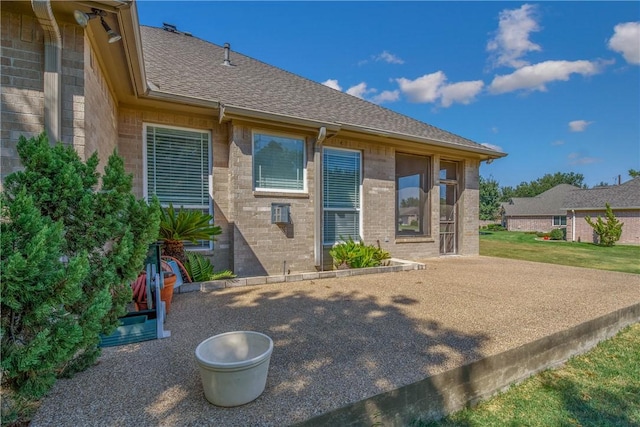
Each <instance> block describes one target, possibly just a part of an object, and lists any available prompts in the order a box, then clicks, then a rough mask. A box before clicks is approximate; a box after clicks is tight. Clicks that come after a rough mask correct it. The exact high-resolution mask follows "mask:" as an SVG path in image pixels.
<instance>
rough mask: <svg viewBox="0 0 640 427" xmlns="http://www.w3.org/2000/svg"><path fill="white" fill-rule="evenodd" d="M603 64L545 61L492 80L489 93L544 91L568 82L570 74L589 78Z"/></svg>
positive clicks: (598, 70)
mask: <svg viewBox="0 0 640 427" xmlns="http://www.w3.org/2000/svg"><path fill="white" fill-rule="evenodd" d="M602 64H603V63H598V62H593V61H585V60H581V61H545V62H540V63H539V64H535V65H528V66H526V67H523V68H520V69H519V70H516V71H514V72H513V73H511V74H507V75H504V76H496V77H494V78H493V81H492V82H491V85H490V86H489V91H490V92H491V93H494V94H498V93H506V92H513V91H516V90H519V89H528V90H531V91H534V90H539V91H542V92H544V91H546V90H547V88H546V86H545V85H546V84H547V83H550V82H553V81H557V80H563V81H566V80H569V76H570V75H571V74H582V75H583V76H590V75H593V74H597V73H599V72H600V71H601V68H602Z"/></svg>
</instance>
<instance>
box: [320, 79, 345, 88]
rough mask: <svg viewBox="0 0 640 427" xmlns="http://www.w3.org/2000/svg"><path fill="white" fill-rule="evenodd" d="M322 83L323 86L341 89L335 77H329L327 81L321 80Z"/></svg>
mask: <svg viewBox="0 0 640 427" xmlns="http://www.w3.org/2000/svg"><path fill="white" fill-rule="evenodd" d="M322 84H323V85H325V86H329V87H330V88H331V89H335V90H342V88H341V87H340V85H339V84H338V80H336V79H329V80H327V81H324V82H322Z"/></svg>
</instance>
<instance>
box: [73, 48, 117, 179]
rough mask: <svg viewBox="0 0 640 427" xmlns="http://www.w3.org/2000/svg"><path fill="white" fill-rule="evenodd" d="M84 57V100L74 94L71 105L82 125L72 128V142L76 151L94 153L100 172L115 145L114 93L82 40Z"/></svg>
mask: <svg viewBox="0 0 640 427" xmlns="http://www.w3.org/2000/svg"><path fill="white" fill-rule="evenodd" d="M79 42H80V40H78V43H79ZM83 59H84V64H86V67H85V69H84V85H85V87H84V100H83V99H82V97H79V96H77V97H75V100H74V102H73V103H71V104H70V107H71V108H72V111H71V113H72V115H71V116H72V117H73V120H74V121H76V122H80V121H84V127H76V128H75V133H74V136H73V145H74V147H75V148H76V150H78V151H79V152H80V151H81V150H82V151H84V153H85V155H86V156H87V157H88V156H90V155H92V154H93V153H97V154H98V158H99V159H100V166H99V169H100V170H101V171H102V170H104V166H105V165H106V163H107V160H108V159H109V156H111V154H113V152H114V150H115V149H116V148H117V146H118V112H117V108H116V102H115V99H114V96H113V94H112V93H111V90H110V89H109V85H108V84H107V81H106V79H105V77H104V74H103V71H102V70H101V68H100V66H99V64H98V62H97V60H96V58H95V53H94V51H93V49H92V48H91V45H90V43H89V42H88V41H85V43H84V52H83ZM83 101H84V102H83Z"/></svg>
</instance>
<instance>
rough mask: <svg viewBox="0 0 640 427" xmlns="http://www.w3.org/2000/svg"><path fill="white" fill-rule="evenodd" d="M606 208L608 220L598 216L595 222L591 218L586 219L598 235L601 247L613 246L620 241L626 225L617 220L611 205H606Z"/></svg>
mask: <svg viewBox="0 0 640 427" xmlns="http://www.w3.org/2000/svg"><path fill="white" fill-rule="evenodd" d="M605 207H606V213H605V215H606V217H607V219H606V220H604V219H602V217H601V216H600V215H598V218H597V219H596V220H595V221H593V220H592V219H591V217H590V216H586V217H585V218H584V219H585V220H586V221H587V224H589V225H590V226H591V227H592V228H593V231H595V233H596V234H597V235H598V240H599V244H600V245H601V246H613V245H614V244H615V243H616V242H617V241H618V240H620V236H622V226H623V225H624V223H622V222H620V221H619V220H618V218H616V216H615V215H614V214H613V210H612V209H611V205H609V203H606V204H605Z"/></svg>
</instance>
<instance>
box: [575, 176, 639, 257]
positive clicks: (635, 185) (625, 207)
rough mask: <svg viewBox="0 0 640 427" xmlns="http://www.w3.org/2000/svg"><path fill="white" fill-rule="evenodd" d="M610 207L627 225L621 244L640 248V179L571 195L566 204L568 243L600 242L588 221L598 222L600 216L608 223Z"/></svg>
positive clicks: (623, 229)
mask: <svg viewBox="0 0 640 427" xmlns="http://www.w3.org/2000/svg"><path fill="white" fill-rule="evenodd" d="M606 203H609V205H610V206H611V209H612V210H613V214H614V215H615V216H616V218H617V219H618V220H620V222H622V223H624V225H623V226H622V236H621V237H620V240H619V241H618V243H623V244H635V245H638V244H640V177H638V178H634V179H632V180H630V181H627V182H625V183H624V184H621V185H613V186H609V187H598V188H593V189H590V190H579V191H573V192H571V193H569V194H568V195H567V199H566V200H565V203H564V208H565V209H566V211H567V240H569V241H574V242H597V236H596V235H595V234H594V232H593V228H592V227H591V226H590V225H589V224H588V223H587V221H586V220H585V217H586V216H590V217H591V218H592V219H593V220H594V221H595V220H596V219H597V217H598V215H600V216H601V217H603V218H605V219H606V209H605V205H606Z"/></svg>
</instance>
